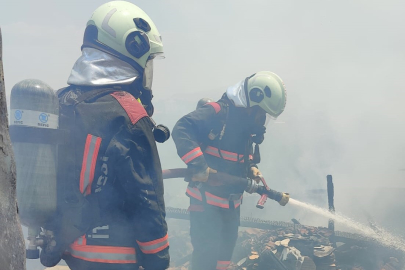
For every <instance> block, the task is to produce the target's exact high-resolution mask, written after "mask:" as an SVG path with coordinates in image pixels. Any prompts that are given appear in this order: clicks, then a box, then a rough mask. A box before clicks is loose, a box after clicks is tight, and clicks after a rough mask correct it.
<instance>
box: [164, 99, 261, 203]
mask: <svg viewBox="0 0 405 270" xmlns="http://www.w3.org/2000/svg"><path fill="white" fill-rule="evenodd" d="M250 122H251V121H250V119H249V116H248V115H247V114H246V109H244V108H237V107H235V106H234V105H232V104H231V103H230V101H229V100H228V99H227V98H226V97H223V98H222V99H221V100H219V101H218V102H211V103H207V104H206V105H204V106H203V107H201V108H199V109H197V110H195V111H193V112H191V113H189V114H187V115H185V116H184V117H182V118H181V119H180V120H179V121H178V122H177V123H176V125H175V127H174V129H173V133H172V136H173V139H174V141H175V144H176V147H177V152H178V155H179V156H180V157H181V159H182V160H183V161H184V162H185V163H186V164H187V166H188V168H189V169H191V170H193V171H194V172H200V171H204V170H205V169H206V168H207V166H209V167H210V168H212V169H215V170H217V171H220V172H225V173H228V174H231V175H235V176H239V177H247V176H248V172H249V171H250V168H251V167H252V166H256V164H255V163H253V161H252V140H251V135H252V134H251V132H250V131H251V129H250V125H251V123H250ZM243 191H244V190H243V188H241V187H235V186H232V185H224V186H210V185H207V184H205V183H204V184H202V185H200V188H196V187H195V186H194V183H191V184H190V185H189V187H188V189H187V195H188V196H190V197H193V198H195V199H197V200H200V201H203V200H204V197H205V199H206V202H207V203H208V204H211V205H215V206H219V207H222V208H228V207H229V203H231V204H233V207H235V208H236V207H238V206H239V205H240V203H241V195H242V193H243ZM232 194H234V195H238V194H239V196H236V197H235V196H231V195H232Z"/></svg>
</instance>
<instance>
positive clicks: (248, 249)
mask: <svg viewBox="0 0 405 270" xmlns="http://www.w3.org/2000/svg"><path fill="white" fill-rule="evenodd" d="M349 236H350V237H349ZM170 240H171V248H170V252H171V257H172V267H171V268H170V269H171V270H189V269H190V268H189V260H190V258H191V256H190V254H191V251H192V248H191V245H190V238H189V235H188V231H186V230H185V231H176V232H175V234H174V235H172V236H171V239H170ZM334 240H336V241H337V242H336V243H334V242H332V241H334ZM172 243H173V244H172ZM182 247H183V248H182ZM286 269H288V270H337V269H341V270H403V269H405V256H404V254H403V253H401V252H400V251H396V250H394V249H391V248H388V247H384V246H381V245H378V244H377V243H375V242H373V241H369V240H364V239H362V238H361V237H359V238H358V239H356V237H354V235H351V234H344V236H339V235H337V236H335V235H334V233H333V231H331V230H329V229H328V228H323V227H311V226H303V225H299V226H297V228H295V227H287V228H275V229H271V230H262V229H253V228H241V229H240V232H239V239H238V243H237V245H236V248H235V251H234V256H233V258H232V264H231V266H230V267H229V270H286Z"/></svg>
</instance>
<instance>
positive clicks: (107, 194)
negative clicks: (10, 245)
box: [59, 86, 169, 269]
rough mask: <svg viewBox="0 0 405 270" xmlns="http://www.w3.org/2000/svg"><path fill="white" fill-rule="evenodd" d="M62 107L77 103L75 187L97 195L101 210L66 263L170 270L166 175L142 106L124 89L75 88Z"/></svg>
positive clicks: (62, 93) (67, 93) (66, 92)
mask: <svg viewBox="0 0 405 270" xmlns="http://www.w3.org/2000/svg"><path fill="white" fill-rule="evenodd" d="M59 101H60V104H61V107H63V106H66V105H71V104H75V105H74V115H75V117H74V118H75V120H74V125H73V128H72V130H71V131H70V132H71V135H70V138H71V139H72V140H73V142H74V146H73V148H74V149H73V151H74V156H75V162H74V166H73V168H71V169H72V171H71V172H70V173H71V174H72V177H73V179H72V181H74V184H75V188H77V189H79V190H80V192H81V193H83V194H85V195H86V196H89V195H92V196H93V197H94V196H95V197H96V201H97V202H98V204H97V207H99V211H100V221H99V222H98V226H97V227H93V228H91V229H90V230H89V231H87V232H86V234H84V235H83V236H82V237H80V238H78V239H77V240H76V241H75V242H74V243H73V244H72V245H70V248H69V249H68V255H67V257H68V258H69V257H70V258H71V259H72V258H73V259H77V260H82V261H86V262H89V263H94V264H107V265H111V264H122V265H124V264H127V265H131V264H140V265H143V266H144V268H145V269H166V268H167V267H168V265H169V243H168V235H167V224H166V221H165V205H164V199H163V180H162V170H161V164H160V160H159V156H158V152H157V148H156V143H155V140H154V136H153V133H152V129H153V124H152V122H151V120H150V118H149V117H148V115H147V113H146V111H145V110H144V108H143V106H142V105H141V104H140V103H139V102H138V100H137V99H136V98H134V97H133V96H132V95H131V94H129V93H128V92H126V91H123V90H122V89H121V88H120V87H105V88H91V87H83V86H69V87H68V88H66V89H63V90H62V91H59ZM62 120H63V119H62ZM66 166H71V167H72V164H70V165H66ZM67 262H68V264H69V259H68V260H67ZM111 267H113V266H112V265H111ZM95 269H96V268H95ZM100 269H101V268H100ZM117 269H118V268H117ZM120 269H121V268H120Z"/></svg>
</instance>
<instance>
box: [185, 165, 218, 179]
mask: <svg viewBox="0 0 405 270" xmlns="http://www.w3.org/2000/svg"><path fill="white" fill-rule="evenodd" d="M210 173H217V171H216V170H214V169H211V168H210V167H208V168H207V169H206V170H205V171H202V172H199V173H196V174H193V176H192V177H191V181H193V182H207V180H208V177H209V176H210Z"/></svg>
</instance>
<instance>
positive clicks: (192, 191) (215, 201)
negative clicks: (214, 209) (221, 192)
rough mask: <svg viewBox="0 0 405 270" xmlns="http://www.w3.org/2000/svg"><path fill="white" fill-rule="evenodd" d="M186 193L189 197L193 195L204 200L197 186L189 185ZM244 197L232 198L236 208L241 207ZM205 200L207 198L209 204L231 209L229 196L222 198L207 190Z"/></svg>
mask: <svg viewBox="0 0 405 270" xmlns="http://www.w3.org/2000/svg"><path fill="white" fill-rule="evenodd" d="M186 194H187V196H189V197H192V198H194V199H197V200H199V201H203V198H202V195H201V191H200V190H199V189H198V188H196V187H190V186H188V187H187V190H186ZM242 197H243V195H241V196H240V198H238V199H235V200H232V202H233V205H234V207H235V208H237V207H239V206H240V204H241V203H242ZM205 200H206V202H207V204H210V205H214V206H218V207H221V208H226V209H229V203H230V201H229V199H227V198H221V197H218V196H215V195H214V194H212V193H210V192H208V191H205Z"/></svg>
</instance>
